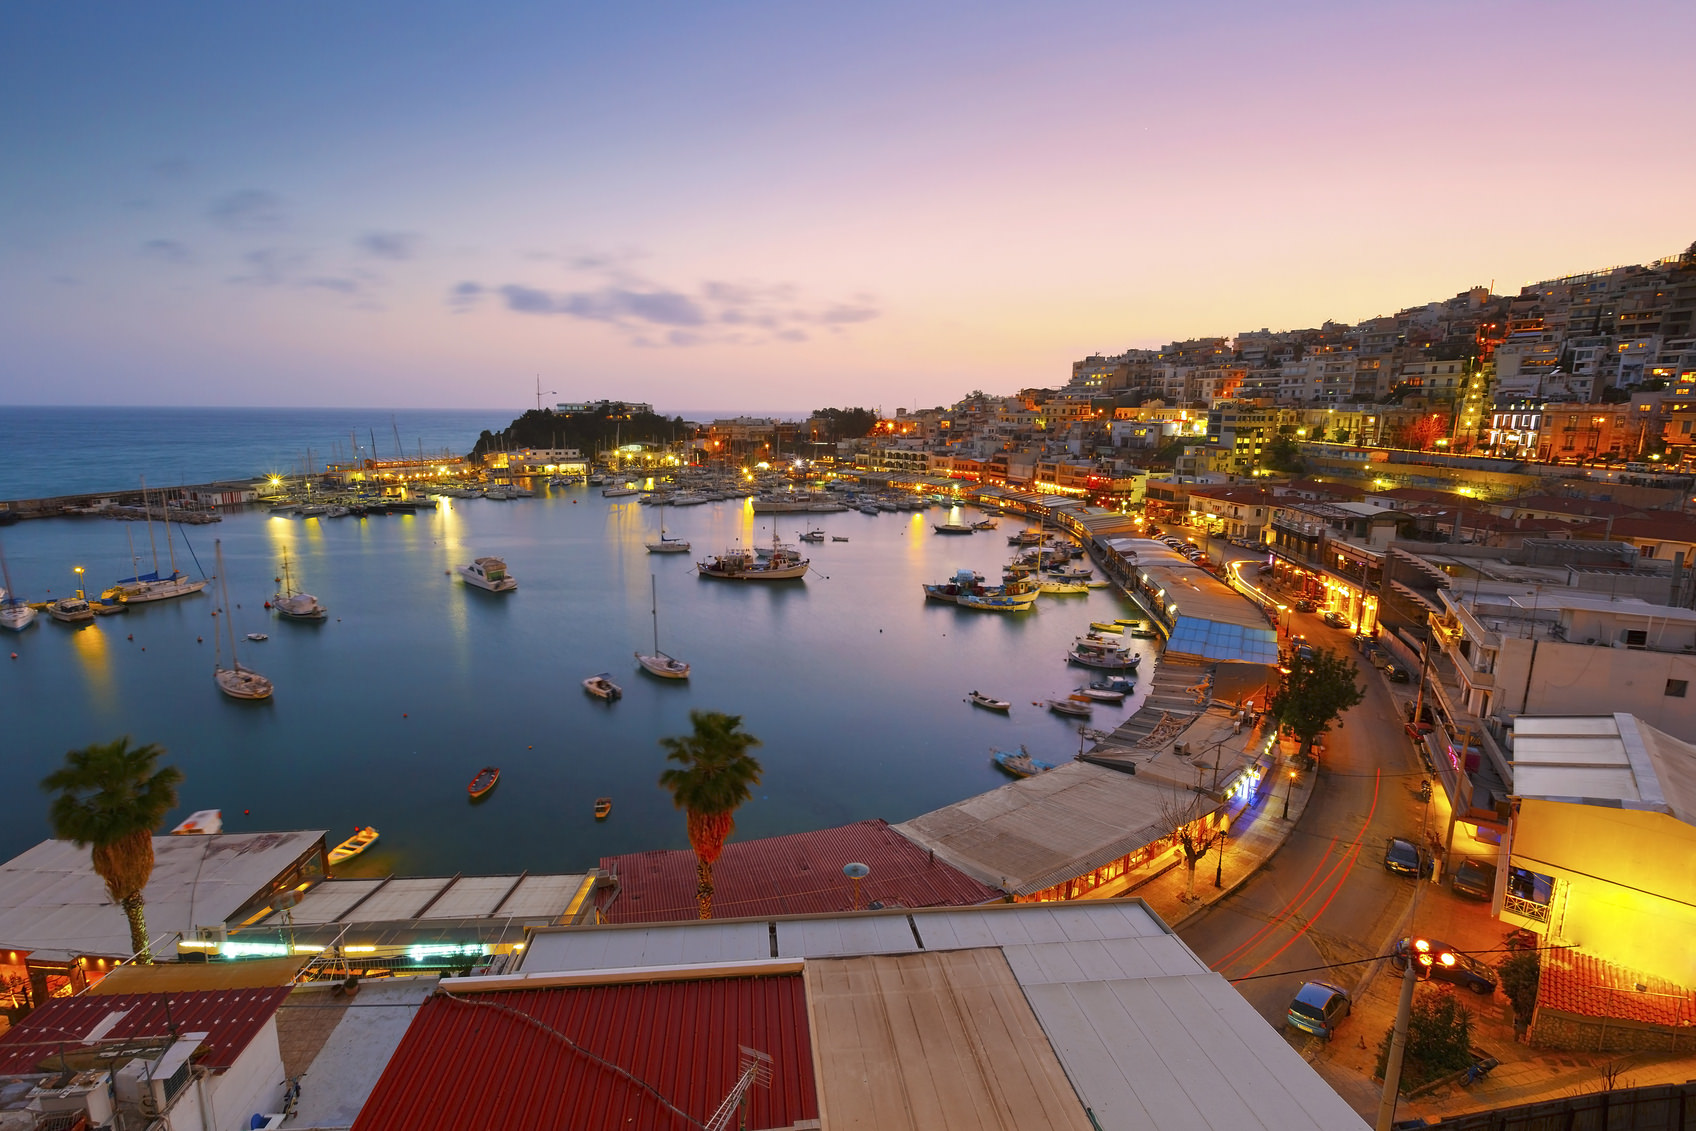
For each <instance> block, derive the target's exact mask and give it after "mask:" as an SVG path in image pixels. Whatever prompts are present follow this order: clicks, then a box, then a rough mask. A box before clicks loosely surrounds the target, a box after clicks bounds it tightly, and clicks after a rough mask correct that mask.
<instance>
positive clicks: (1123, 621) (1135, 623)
mask: <svg viewBox="0 0 1696 1131" xmlns="http://www.w3.org/2000/svg"><path fill="white" fill-rule="evenodd" d="M1113 623H1114V624H1117V625H1123V626H1124V627H1125V628H1140V627H1141V626H1142V625H1144V624H1147V623H1148V622H1147V621H1145V620H1143V619H1142V618H1141V617H1114V618H1113Z"/></svg>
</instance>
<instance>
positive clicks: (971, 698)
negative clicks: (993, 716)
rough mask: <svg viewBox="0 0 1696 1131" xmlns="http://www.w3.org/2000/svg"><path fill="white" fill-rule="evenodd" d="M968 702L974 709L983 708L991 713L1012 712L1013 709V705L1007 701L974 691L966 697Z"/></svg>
mask: <svg viewBox="0 0 1696 1131" xmlns="http://www.w3.org/2000/svg"><path fill="white" fill-rule="evenodd" d="M966 702H968V703H970V704H972V705H973V706H974V707H982V708H984V709H985V710H989V711H1011V710H1012V709H1013V704H1011V703H1009V702H1007V700H1005V699H994V698H991V697H990V696H988V695H985V694H984V693H983V692H981V691H974V692H972V693H971V694H970V695H968V696H966Z"/></svg>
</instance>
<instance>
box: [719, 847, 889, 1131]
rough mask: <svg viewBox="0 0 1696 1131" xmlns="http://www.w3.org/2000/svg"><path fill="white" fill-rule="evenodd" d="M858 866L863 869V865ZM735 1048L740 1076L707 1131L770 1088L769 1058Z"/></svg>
mask: <svg viewBox="0 0 1696 1131" xmlns="http://www.w3.org/2000/svg"><path fill="white" fill-rule="evenodd" d="M858 866H859V867H861V868H864V867H865V865H864V864H861V865H858ZM737 1048H739V1049H741V1050H742V1057H741V1060H740V1061H739V1062H738V1066H739V1067H740V1069H741V1074H740V1075H739V1076H737V1078H736V1084H735V1086H734V1087H732V1088H731V1089H730V1094H729V1095H728V1096H725V1097H724V1102H723V1103H721V1104H719V1105H718V1110H717V1111H715V1112H713V1117H712V1118H711V1119H709V1120H707V1131H728V1129H729V1127H730V1121H731V1119H732V1118H734V1117H735V1115H736V1109H737V1108H738V1107H740V1106H741V1105H742V1099H743V1097H744V1096H746V1095H747V1094H748V1089H749V1088H751V1087H753V1086H754V1085H755V1084H758V1085H759V1086H760V1087H762V1088H770V1087H771V1057H770V1056H769V1055H767V1054H766V1053H763V1052H761V1051H760V1050H759V1049H751V1048H749V1047H748V1046H747V1045H738V1046H737Z"/></svg>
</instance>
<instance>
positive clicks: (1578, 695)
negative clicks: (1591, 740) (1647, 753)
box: [1491, 636, 1696, 742]
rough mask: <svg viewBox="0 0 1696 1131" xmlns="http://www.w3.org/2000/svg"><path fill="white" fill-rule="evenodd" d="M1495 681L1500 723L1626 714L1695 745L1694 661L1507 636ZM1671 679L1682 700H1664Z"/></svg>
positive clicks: (1669, 654) (1680, 656)
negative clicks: (1681, 683)
mask: <svg viewBox="0 0 1696 1131" xmlns="http://www.w3.org/2000/svg"><path fill="white" fill-rule="evenodd" d="M1495 675H1496V686H1495V695H1494V698H1493V699H1492V700H1491V704H1492V713H1493V714H1496V715H1498V716H1501V717H1502V718H1507V717H1508V716H1510V715H1611V714H1615V713H1616V712H1625V713H1627V714H1632V715H1636V716H1637V717H1638V718H1640V719H1642V720H1643V721H1644V722H1646V723H1648V724H1649V725H1650V726H1652V727H1654V728H1655V729H1656V730H1660V731H1665V732H1666V733H1667V734H1670V735H1672V736H1673V737H1674V738H1678V739H1682V740H1683V741H1685V742H1696V655H1685V654H1680V653H1672V652H1643V651H1638V650H1636V649H1632V648H1603V647H1600V646H1598V645H1591V644H1571V643H1567V642H1564V641H1559V640H1537V641H1531V640H1526V639H1525V638H1523V637H1515V636H1510V637H1506V638H1504V639H1503V640H1502V648H1501V652H1500V653H1499V654H1498V655H1497V657H1496V672H1495ZM1528 676H1529V679H1528ZM1669 679H1682V680H1685V681H1687V682H1688V683H1689V685H1690V690H1689V691H1688V692H1687V693H1686V695H1685V697H1684V698H1682V699H1678V698H1674V697H1672V696H1669V695H1668V694H1667V693H1666V689H1667V680H1669ZM1528 683H1529V687H1528V686H1527V684H1528Z"/></svg>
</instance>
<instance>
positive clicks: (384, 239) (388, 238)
mask: <svg viewBox="0 0 1696 1131" xmlns="http://www.w3.org/2000/svg"><path fill="white" fill-rule="evenodd" d="M423 242H424V237H423V236H420V235H418V234H417V233H416V232H366V233H365V234H364V235H363V236H360V237H359V249H360V250H361V251H363V252H365V254H367V255H374V256H376V257H377V258H378V259H394V260H402V259H411V258H412V257H413V256H415V255H417V254H418V249H419V247H420V245H422V244H423Z"/></svg>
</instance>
